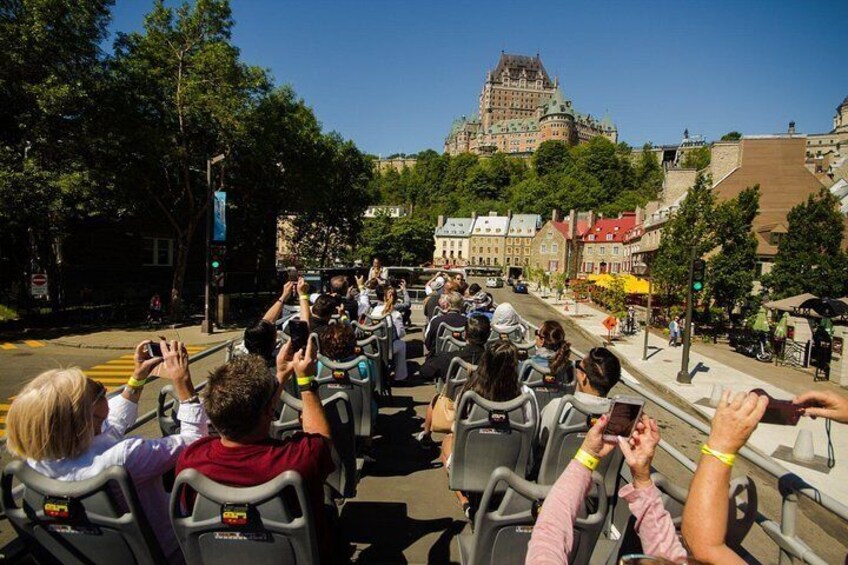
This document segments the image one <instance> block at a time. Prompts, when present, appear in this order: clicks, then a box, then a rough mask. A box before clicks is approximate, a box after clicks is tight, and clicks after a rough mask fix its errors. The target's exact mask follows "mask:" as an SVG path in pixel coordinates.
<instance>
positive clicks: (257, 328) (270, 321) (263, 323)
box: [243, 282, 294, 366]
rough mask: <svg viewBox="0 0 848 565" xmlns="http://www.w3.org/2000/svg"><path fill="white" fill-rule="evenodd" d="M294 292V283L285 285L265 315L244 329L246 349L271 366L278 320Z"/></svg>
mask: <svg viewBox="0 0 848 565" xmlns="http://www.w3.org/2000/svg"><path fill="white" fill-rule="evenodd" d="M293 292H294V283H292V282H287V283H286V284H284V285H283V293H282V294H281V295H280V298H278V299H277V300H275V301H274V303H273V304H272V305H271V307H270V308H268V311H267V312H265V315H264V316H262V318H260V319H259V320H257V321H256V322H255V323H253V324H251V325H250V326H248V327H247V329H245V330H244V342H243V346H244V349H245V350H246V351H247V352H248V353H253V354H254V355H259V356H260V357H262V358H263V359H265V362H266V363H267V364H268V365H269V366H273V364H274V356H275V355H276V353H277V352H276V346H277V320H279V319H280V315H281V314H282V312H283V305H284V304H285V303H286V301H287V300H288V299H289V297H290V296H291V295H292V293H293Z"/></svg>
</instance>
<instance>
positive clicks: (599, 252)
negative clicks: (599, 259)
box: [598, 245, 607, 255]
mask: <svg viewBox="0 0 848 565" xmlns="http://www.w3.org/2000/svg"><path fill="white" fill-rule="evenodd" d="M606 252H607V248H606V247H604V246H603V245H602V246H601V247H599V248H598V255H603V254H605V253H606Z"/></svg>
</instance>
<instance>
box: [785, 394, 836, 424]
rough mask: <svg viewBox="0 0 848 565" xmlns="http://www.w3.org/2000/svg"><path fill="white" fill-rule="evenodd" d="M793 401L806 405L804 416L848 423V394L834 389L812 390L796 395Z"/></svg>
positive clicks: (802, 409)
mask: <svg viewBox="0 0 848 565" xmlns="http://www.w3.org/2000/svg"><path fill="white" fill-rule="evenodd" d="M792 402H794V403H795V404H802V405H806V406H804V407H803V408H801V411H802V413H803V414H804V416H809V417H810V418H818V417H821V418H829V419H831V420H836V421H837V422H842V423H843V424H848V396H845V395H844V394H840V393H838V392H835V391H832V390H827V391H824V390H810V391H807V392H805V393H804V394H802V395H800V396H796V397H795V398H794V399H793V400H792Z"/></svg>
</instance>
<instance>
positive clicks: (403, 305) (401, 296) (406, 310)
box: [395, 279, 412, 326]
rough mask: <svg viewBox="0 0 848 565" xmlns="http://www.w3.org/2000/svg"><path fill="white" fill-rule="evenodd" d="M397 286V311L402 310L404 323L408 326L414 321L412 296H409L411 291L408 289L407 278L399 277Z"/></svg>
mask: <svg viewBox="0 0 848 565" xmlns="http://www.w3.org/2000/svg"><path fill="white" fill-rule="evenodd" d="M396 288H397V292H398V303H397V304H395V311H396V312H400V315H401V318H402V319H403V325H404V326H408V325H410V324H411V323H412V298H410V296H409V291H407V290H406V280H404V279H399V280H398V281H397V287H396Z"/></svg>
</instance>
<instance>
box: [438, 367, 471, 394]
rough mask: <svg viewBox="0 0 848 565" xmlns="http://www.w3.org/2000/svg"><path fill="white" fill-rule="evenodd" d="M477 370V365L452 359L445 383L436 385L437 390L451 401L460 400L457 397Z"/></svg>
mask: <svg viewBox="0 0 848 565" xmlns="http://www.w3.org/2000/svg"><path fill="white" fill-rule="evenodd" d="M476 370H477V365H472V364H471V363H469V362H468V361H463V360H462V359H460V358H459V357H454V358H453V359H451V362H450V365H448V372H447V374H446V375H445V380H444V382H438V383H436V389H437V390H438V391H439V392H441V393H442V394H444V395H445V396H447V397H448V398H450V399H451V400H458V398H457V396H458V395H459V391H460V389H462V385H464V384H465V383H466V382H467V381H468V377H469V376H470V375H471V373H472V372H474V371H476Z"/></svg>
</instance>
